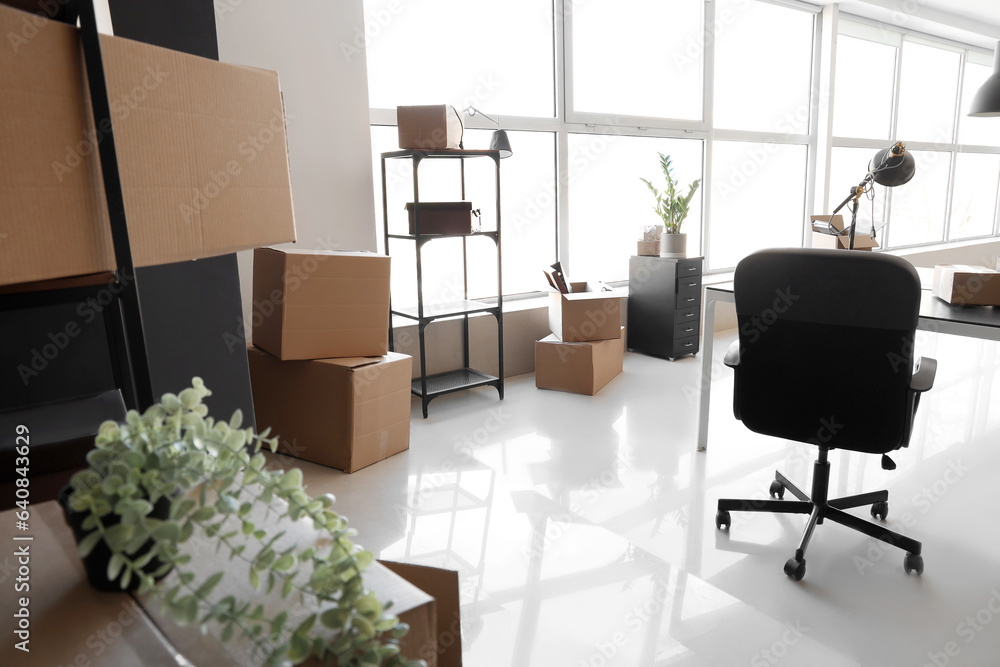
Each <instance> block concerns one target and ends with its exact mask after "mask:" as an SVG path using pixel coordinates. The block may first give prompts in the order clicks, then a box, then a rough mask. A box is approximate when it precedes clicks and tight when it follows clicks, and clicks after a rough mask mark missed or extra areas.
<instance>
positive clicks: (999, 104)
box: [969, 42, 1000, 116]
mask: <svg viewBox="0 0 1000 667" xmlns="http://www.w3.org/2000/svg"><path fill="white" fill-rule="evenodd" d="M969 115H970V116H1000V42H997V48H996V51H995V52H994V54H993V74H991V75H990V77H989V78H988V79H986V81H985V82H984V83H983V85H982V86H980V88H979V90H978V91H977V92H976V96H975V97H973V98H972V105H971V106H970V107H969Z"/></svg>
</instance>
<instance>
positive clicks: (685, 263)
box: [677, 257, 702, 281]
mask: <svg viewBox="0 0 1000 667" xmlns="http://www.w3.org/2000/svg"><path fill="white" fill-rule="evenodd" d="M701 259H702V258H701V257H693V258H691V259H682V260H680V261H678V262H677V280H678V281H681V279H683V278H685V277H687V276H700V275H701Z"/></svg>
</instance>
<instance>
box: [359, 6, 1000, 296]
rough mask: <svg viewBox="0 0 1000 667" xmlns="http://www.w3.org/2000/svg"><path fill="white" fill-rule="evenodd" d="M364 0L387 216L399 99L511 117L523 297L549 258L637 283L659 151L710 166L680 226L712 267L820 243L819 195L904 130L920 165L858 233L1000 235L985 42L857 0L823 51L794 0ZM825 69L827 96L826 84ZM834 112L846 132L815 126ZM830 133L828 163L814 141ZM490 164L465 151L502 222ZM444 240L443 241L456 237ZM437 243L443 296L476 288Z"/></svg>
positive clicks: (481, 281) (841, 189)
mask: <svg viewBox="0 0 1000 667" xmlns="http://www.w3.org/2000/svg"><path fill="white" fill-rule="evenodd" d="M364 7H365V25H366V32H367V34H368V41H367V45H366V56H367V61H368V76H369V95H370V107H371V117H372V124H373V127H372V139H373V151H374V158H375V161H374V162H375V174H374V178H375V182H376V184H377V186H376V202H377V205H376V209H377V210H378V212H379V218H380V219H379V228H380V229H381V209H382V201H381V175H380V173H379V172H380V170H379V153H381V152H382V151H388V150H393V149H395V148H396V146H397V142H396V128H395V126H394V124H395V107H396V106H397V105H406V104H440V103H448V104H452V105H454V106H455V107H456V108H458V109H459V110H462V109H464V108H466V107H468V106H470V105H472V106H476V107H478V108H479V109H482V110H483V111H484V112H486V113H488V114H491V115H496V116H499V119H500V122H501V123H502V125H503V127H504V128H505V129H506V130H507V131H508V133H509V135H510V140H511V143H512V145H513V149H514V155H513V157H511V158H509V159H507V160H504V161H503V162H502V166H501V174H502V187H501V194H502V226H503V229H502V231H503V283H504V292H505V294H507V295H513V294H519V293H532V292H535V291H537V290H540V289H544V288H545V287H544V279H543V277H542V272H541V268H542V267H543V266H545V265H547V264H551V263H552V262H553V261H555V260H556V259H558V260H560V261H561V262H562V263H563V265H564V267H566V268H567V269H568V272H569V274H570V276H571V277H572V278H575V279H586V280H604V281H618V280H624V279H625V278H626V277H627V268H628V257H629V256H630V255H632V254H634V252H635V241H636V240H637V239H638V238H639V235H640V233H641V230H642V228H643V227H644V226H646V225H654V224H657V223H658V218H657V217H656V214H655V213H654V212H653V198H652V195H651V194H650V193H649V191H648V190H647V189H646V186H645V185H644V184H643V183H642V182H641V181H640V180H639V179H640V177H643V178H647V179H649V180H651V181H653V182H654V183H660V182H662V178H663V177H662V174H661V173H660V170H659V164H658V157H657V153H664V154H669V155H670V156H671V157H672V159H673V162H674V168H675V175H676V177H677V179H678V180H679V181H680V182H681V184H682V187H684V188H685V189H686V188H687V185H688V184H689V183H690V182H691V181H693V180H694V179H701V181H702V186H701V188H700V190H699V192H698V194H697V195H696V197H695V198H694V200H693V202H692V206H691V212H690V215H689V217H688V219H687V220H686V221H685V223H684V229H683V231H684V232H686V233H687V234H688V252H689V254H691V255H695V254H703V255H704V256H705V257H706V266H707V269H708V270H709V271H710V272H712V271H725V270H728V269H731V268H732V267H733V266H735V264H736V263H737V262H738V261H739V260H740V259H741V258H742V257H744V256H746V254H748V253H749V252H752V251H753V250H756V249H758V248H764V247H769V246H798V245H802V244H808V243H809V239H810V234H809V225H808V220H809V216H810V215H811V214H819V213H823V212H824V211H823V210H822V209H823V208H824V206H823V204H822V202H821V201H820V196H821V194H822V193H823V191H824V190H825V189H826V188H828V189H829V206H828V207H827V210H830V209H832V208H833V207H834V206H836V205H837V204H838V203H840V201H842V200H843V199H844V198H845V197H846V196H847V194H848V192H849V191H850V189H851V187H853V186H855V185H857V184H858V182H859V181H860V180H861V179H862V178H863V177H864V175H865V173H866V172H867V170H868V166H869V162H870V161H871V159H872V158H873V157H874V155H875V153H876V152H878V151H879V150H881V149H883V148H886V147H887V146H889V145H891V143H892V142H894V141H897V140H901V141H904V142H906V144H907V147H908V149H909V150H910V151H911V152H912V153H913V155H914V157H915V159H916V164H917V174H916V176H915V178H914V179H913V180H912V181H911V182H910V183H907V184H906V185H904V186H901V187H898V188H894V189H888V190H887V189H886V188H883V187H881V186H876V187H875V189H874V191H873V192H872V193H871V194H870V196H869V197H866V198H865V199H863V200H862V201H861V205H860V210H859V215H858V219H859V222H860V225H861V229H862V230H863V231H873V232H874V233H875V234H876V236H877V238H878V240H879V243H880V244H881V246H882V247H884V248H885V247H889V248H898V247H906V246H913V245H921V244H931V243H940V242H947V241H953V240H962V239H970V238H976V237H983V236H990V235H994V234H996V230H997V224H998V221H997V197H998V190H1000V123H995V122H994V119H972V118H968V117H966V116H965V109H966V108H967V107H968V104H969V101H970V99H971V96H972V95H973V93H974V92H975V90H977V89H978V87H979V86H980V85H981V84H982V82H983V81H984V80H985V79H986V77H987V76H989V75H990V73H991V67H990V64H991V62H992V60H991V56H990V54H989V53H987V52H986V51H985V50H981V49H978V48H974V47H969V46H965V45H961V44H956V43H954V42H949V41H947V40H944V39H938V38H934V37H931V36H920V35H917V34H914V33H906V34H904V33H903V32H902V31H900V30H899V29H898V28H894V27H892V26H884V25H877V24H874V23H870V22H866V21H864V20H860V19H858V20H854V19H851V18H848V17H846V16H845V15H843V14H841V16H840V19H839V21H838V26H839V34H838V35H837V42H836V44H835V45H834V46H835V48H833V49H830V51H832V52H834V53H835V54H836V58H835V60H834V62H832V63H827V62H820V61H819V60H818V58H819V54H820V53H821V52H826V51H827V49H822V48H821V46H823V45H821V44H820V43H819V38H820V34H821V30H820V25H819V20H818V18H817V16H818V12H819V9H818V8H816V7H813V6H811V5H809V4H806V3H803V2H796V0H783V1H781V2H777V1H771V0H713V1H711V2H708V1H706V0H670V2H664V1H663V0H585V1H582V2H581V1H580V0H555V1H554V2H553V1H552V0H511V1H510V2H507V3H504V4H503V6H502V7H500V6H498V5H495V4H491V3H469V2H460V1H459V0H420V1H419V2H402V3H400V2H396V1H395V0H364ZM826 70H830V71H832V75H833V79H832V80H833V84H834V85H833V86H832V89H833V99H832V100H831V99H828V96H827V95H826V94H824V93H821V92H819V91H820V90H821V88H820V86H819V80H817V74H819V73H821V72H823V71H826ZM827 111H828V112H829V114H831V116H832V119H831V120H832V122H831V124H830V125H829V129H828V128H827V127H823V128H819V127H817V126H816V125H817V124H816V122H815V120H816V119H818V118H825V117H826V112H827ZM466 120H467V123H466V133H465V145H466V147H470V148H477V147H485V146H486V145H487V144H488V142H489V137H490V132H491V130H492V129H493V128H492V125H491V123H489V122H488V121H486V120H485V119H483V118H482V117H481V116H476V117H474V118H472V119H469V118H468V117H466ZM827 131H832V135H831V136H830V137H826V136H821V135H820V134H819V133H820V132H827ZM829 142H832V143H829ZM825 146H831V148H830V153H829V156H827V155H826V154H825V151H822V150H821V151H819V152H818V148H819V147H825ZM827 159H829V164H826V160H827ZM483 162H484V165H483V166H484V167H486V168H480V166H478V165H473V164H472V163H471V162H470V163H467V170H466V176H467V184H468V188H467V193H466V194H467V197H468V198H469V199H470V200H472V201H473V204H474V206H475V207H476V208H480V209H482V210H483V212H484V216H483V224H484V225H489V224H496V221H495V216H494V214H493V197H494V191H493V189H492V188H493V180H492V179H493V175H492V164H491V163H490V162H489V161H483ZM405 166H406V165H403V163H399V164H396V165H394V168H395V169H396V170H397V172H398V173H393V174H390V178H389V184H388V185H389V199H390V202H391V205H392V206H393V207H394V209H393V212H394V213H398V211H395V207H397V206H400V207H401V206H402V204H403V203H405V202H406V201H409V200H410V199H409V197H411V196H412V192H411V188H412V174H409V173H407V172H406V171H405ZM400 169H401V170H402V171H400ZM421 173H422V180H421V198H422V199H424V200H425V201H432V200H447V199H456V198H458V196H459V195H458V194H457V193H456V187H457V185H456V184H457V182H458V174H457V165H455V164H453V163H451V164H447V165H440V164H434V165H430V164H427V163H425V167H422V169H421ZM815 174H822V175H823V178H825V179H827V180H826V182H824V183H816V182H815V178H814V175H815ZM843 213H845V214H846V215H849V211H848V210H847V209H845V210H844V211H843ZM393 219H395V216H393ZM400 220H403V216H400ZM379 236H380V239H381V234H380V235H379ZM433 245H434V244H431V245H429V246H427V251H426V252H427V253H433V252H439V251H438V250H431V248H432V246H433ZM469 251H470V274H469V286H470V296H472V297H474V298H475V297H489V296H492V295H494V294H495V293H496V285H495V282H496V281H495V270H494V268H493V267H494V265H493V263H492V252H490V249H489V248H487V247H476V246H475V245H474V244H471V243H470V246H469ZM393 252H394V255H395V254H396V250H395V249H394V251H393ZM403 252H404V253H405V251H403ZM440 252H441V255H440V261H435V257H437V256H436V255H431V254H427V255H425V256H424V260H425V261H424V267H425V271H428V273H429V275H428V276H425V285H427V286H428V287H427V289H428V290H430V293H427V294H425V297H427V298H429V299H433V298H435V297H434V294H436V293H440V294H441V295H442V298H445V297H446V296H453V295H452V294H451V292H452V291H453V290H454V285H456V284H460V280H459V277H460V271H461V267H455V266H454V265H452V264H449V263H448V262H447V261H445V258H446V257H454V253H453V250H452V249H442V250H441V251H440ZM428 266H430V267H431V268H430V269H428V268H427V267H428ZM393 272H394V277H395V278H394V281H395V282H396V283H397V284H398V285H399V286H400V290H399V296H400V297H403V296H409V298H412V296H410V291H412V282H413V276H412V273H413V268H412V263H411V262H408V261H400V262H397V263H395V264H394V267H393ZM403 286H405V287H406V289H402V287H403Z"/></svg>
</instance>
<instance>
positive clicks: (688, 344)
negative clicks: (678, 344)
mask: <svg viewBox="0 0 1000 667" xmlns="http://www.w3.org/2000/svg"><path fill="white" fill-rule="evenodd" d="M684 347H694V343H687V344H686V345H685V346H684Z"/></svg>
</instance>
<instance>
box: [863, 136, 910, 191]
mask: <svg viewBox="0 0 1000 667" xmlns="http://www.w3.org/2000/svg"><path fill="white" fill-rule="evenodd" d="M887 158H888V159H887ZM883 161H884V162H883ZM879 165H882V166H881V168H880V167H879ZM868 170H869V171H870V172H871V173H872V179H873V180H874V181H875V182H876V183H878V184H879V185H884V186H885V187H887V188H894V187H896V186H897V185H903V184H904V183H909V182H910V179H912V178H913V175H914V174H915V173H917V163H916V161H915V160H914V159H913V154H912V153H910V152H909V151H908V150H906V148H905V147H904V146H903V145H902V144H901V143H898V144H895V145H893V146H890V147H889V148H883V149H882V150H880V151H879V152H878V153H876V154H875V157H874V158H872V161H871V164H869V165H868Z"/></svg>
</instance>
